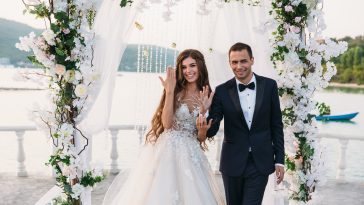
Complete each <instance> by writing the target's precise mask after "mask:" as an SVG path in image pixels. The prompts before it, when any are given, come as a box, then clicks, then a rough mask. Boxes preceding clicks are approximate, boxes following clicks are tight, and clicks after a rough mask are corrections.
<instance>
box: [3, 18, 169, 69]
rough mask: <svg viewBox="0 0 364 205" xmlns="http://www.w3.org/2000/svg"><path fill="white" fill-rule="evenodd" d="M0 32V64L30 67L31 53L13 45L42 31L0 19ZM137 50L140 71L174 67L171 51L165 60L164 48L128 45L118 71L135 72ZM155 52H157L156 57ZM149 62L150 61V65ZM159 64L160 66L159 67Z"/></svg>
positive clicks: (136, 67)
mask: <svg viewBox="0 0 364 205" xmlns="http://www.w3.org/2000/svg"><path fill="white" fill-rule="evenodd" d="M0 31H1V32H0V64H2V63H3V64H8V63H10V64H12V65H14V66H16V67H30V66H31V64H30V61H29V60H28V59H27V56H28V55H31V53H26V52H23V51H20V50H18V49H17V48H15V44H16V43H17V42H19V37H21V36H25V35H28V34H29V33H30V32H32V31H34V32H35V33H36V34H37V35H39V34H40V33H41V32H42V30H40V29H36V28H33V27H30V26H28V25H26V24H23V23H19V22H15V21H10V20H6V19H1V18H0ZM138 49H139V70H140V71H143V72H158V71H159V70H160V69H162V67H163V68H164V67H165V65H174V59H175V51H174V50H172V49H167V58H165V48H161V47H158V46H150V45H143V46H142V45H141V46H139V47H138V45H135V44H130V45H128V47H127V48H126V50H125V52H124V55H123V57H122V59H121V63H120V66H119V71H129V72H136V71H137V69H138ZM156 50H158V55H157V56H156ZM161 51H162V55H161ZM142 57H143V60H142ZM147 59H148V60H147ZM165 59H167V62H165ZM150 61H152V64H150ZM156 62H157V63H156ZM24 63H25V64H24ZM161 63H162V66H160V65H161Z"/></svg>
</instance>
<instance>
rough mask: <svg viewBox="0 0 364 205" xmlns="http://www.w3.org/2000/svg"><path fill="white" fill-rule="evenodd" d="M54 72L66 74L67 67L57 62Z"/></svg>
mask: <svg viewBox="0 0 364 205" xmlns="http://www.w3.org/2000/svg"><path fill="white" fill-rule="evenodd" d="M54 72H55V73H57V74H58V75H64V74H65V73H66V67H65V66H64V65H61V64H56V67H55V68H54Z"/></svg>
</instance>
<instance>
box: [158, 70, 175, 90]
mask: <svg viewBox="0 0 364 205" xmlns="http://www.w3.org/2000/svg"><path fill="white" fill-rule="evenodd" d="M159 79H160V80H161V82H162V85H163V87H164V89H165V90H166V93H173V92H174V88H175V87H176V69H174V68H172V67H171V66H168V67H167V72H166V79H165V80H164V79H163V78H162V77H160V76H159Z"/></svg>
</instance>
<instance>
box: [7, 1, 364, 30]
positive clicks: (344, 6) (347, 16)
mask: <svg viewBox="0 0 364 205" xmlns="http://www.w3.org/2000/svg"><path fill="white" fill-rule="evenodd" d="M0 5H1V6H0V18H6V19H10V20H15V21H19V22H23V23H26V24H29V25H31V26H34V27H37V28H43V27H44V23H43V21H41V20H35V19H34V17H33V16H31V15H23V9H24V5H23V3H22V1H21V0H0ZM363 9H364V0H324V12H325V16H324V18H325V22H326V25H327V29H326V30H325V32H324V35H325V36H328V37H343V36H347V35H348V36H357V35H364V11H363ZM0 32H1V31H0Z"/></svg>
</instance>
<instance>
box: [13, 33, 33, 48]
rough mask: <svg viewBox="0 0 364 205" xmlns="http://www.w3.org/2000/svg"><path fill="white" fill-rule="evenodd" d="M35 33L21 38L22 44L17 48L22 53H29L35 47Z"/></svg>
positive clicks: (17, 44) (16, 45) (18, 44)
mask: <svg viewBox="0 0 364 205" xmlns="http://www.w3.org/2000/svg"><path fill="white" fill-rule="evenodd" d="M34 39H35V33H34V32H30V33H29V34H28V36H24V37H19V40H20V43H16V44H15V47H16V48H18V49H19V50H21V51H26V52H29V51H31V48H32V47H34Z"/></svg>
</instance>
